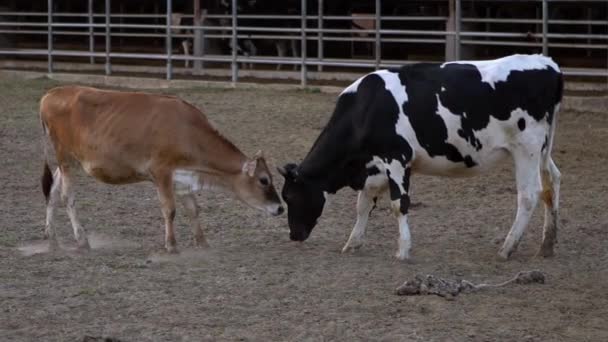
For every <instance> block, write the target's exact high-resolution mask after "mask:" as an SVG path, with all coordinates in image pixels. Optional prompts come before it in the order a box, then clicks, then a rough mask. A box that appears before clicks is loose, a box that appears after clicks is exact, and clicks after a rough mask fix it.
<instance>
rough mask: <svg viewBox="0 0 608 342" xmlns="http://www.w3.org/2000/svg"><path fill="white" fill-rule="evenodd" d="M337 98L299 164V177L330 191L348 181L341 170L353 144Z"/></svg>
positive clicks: (338, 188)
mask: <svg viewBox="0 0 608 342" xmlns="http://www.w3.org/2000/svg"><path fill="white" fill-rule="evenodd" d="M340 102H341V101H340V99H339V100H338V105H337V106H336V110H335V111H334V114H333V115H332V117H331V119H330V120H329V122H328V124H327V126H325V128H324V129H323V131H322V132H321V134H320V135H319V137H318V138H317V140H316V141H315V143H314V145H313V147H312V148H311V150H310V152H309V153H308V155H307V156H306V157H305V158H304V160H303V161H302V163H300V167H299V168H298V173H299V177H301V178H302V179H305V180H307V181H310V182H314V183H316V184H318V185H319V186H320V187H321V189H322V190H323V191H327V192H329V193H335V192H337V191H338V190H340V189H341V188H343V187H345V186H348V185H349V183H350V179H349V177H348V176H347V175H346V174H345V173H344V171H345V168H346V167H347V165H348V164H349V162H350V159H349V158H350V156H352V155H353V154H352V153H351V152H352V150H353V149H354V148H355V147H356V146H355V145H356V144H355V137H354V136H353V132H354V131H353V129H352V123H351V118H350V116H349V115H348V113H347V112H346V111H344V110H342V108H343V106H341V103H340Z"/></svg>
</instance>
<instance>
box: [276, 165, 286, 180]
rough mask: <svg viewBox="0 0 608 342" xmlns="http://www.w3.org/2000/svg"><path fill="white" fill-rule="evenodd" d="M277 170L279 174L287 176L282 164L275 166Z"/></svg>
mask: <svg viewBox="0 0 608 342" xmlns="http://www.w3.org/2000/svg"><path fill="white" fill-rule="evenodd" d="M277 171H279V174H280V175H281V176H283V177H285V178H287V170H285V168H284V167H283V166H277Z"/></svg>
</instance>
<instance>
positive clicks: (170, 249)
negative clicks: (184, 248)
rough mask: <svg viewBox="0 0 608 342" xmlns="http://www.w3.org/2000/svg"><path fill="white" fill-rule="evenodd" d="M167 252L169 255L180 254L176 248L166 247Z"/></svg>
mask: <svg viewBox="0 0 608 342" xmlns="http://www.w3.org/2000/svg"><path fill="white" fill-rule="evenodd" d="M165 250H166V251H167V253H169V254H177V253H179V251H178V250H177V247H176V246H165Z"/></svg>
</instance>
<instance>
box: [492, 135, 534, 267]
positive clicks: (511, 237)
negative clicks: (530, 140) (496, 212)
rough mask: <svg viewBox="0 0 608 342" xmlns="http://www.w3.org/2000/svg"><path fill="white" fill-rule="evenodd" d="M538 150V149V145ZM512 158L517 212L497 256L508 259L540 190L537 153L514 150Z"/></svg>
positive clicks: (526, 222)
mask: <svg viewBox="0 0 608 342" xmlns="http://www.w3.org/2000/svg"><path fill="white" fill-rule="evenodd" d="M538 150H539V151H540V147H539V148H538ZM513 158H514V160H515V178H516V181H517V214H516V216H515V222H513V226H511V230H510V231H509V234H508V235H507V238H506V239H505V242H504V244H503V245H502V248H501V249H500V251H499V252H498V255H499V257H500V258H502V259H504V260H506V259H508V258H509V256H510V255H511V253H513V252H514V251H515V249H516V248H517V245H518V244H519V241H520V239H521V236H522V235H523V233H524V231H525V229H526V227H527V225H528V222H529V221H530V217H531V216H532V213H533V212H534V208H536V204H537V202H538V198H539V196H540V192H541V180H540V155H539V153H538V152H530V151H529V150H524V151H515V152H514V153H513Z"/></svg>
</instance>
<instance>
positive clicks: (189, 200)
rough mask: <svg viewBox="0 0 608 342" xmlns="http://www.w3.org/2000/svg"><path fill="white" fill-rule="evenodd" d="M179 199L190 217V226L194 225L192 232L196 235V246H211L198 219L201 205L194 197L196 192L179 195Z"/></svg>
mask: <svg viewBox="0 0 608 342" xmlns="http://www.w3.org/2000/svg"><path fill="white" fill-rule="evenodd" d="M179 199H180V201H181V202H182V204H183V206H184V209H185V210H186V214H187V215H188V218H189V219H190V226H191V227H192V234H193V235H194V244H195V246H196V247H209V244H208V243H207V239H205V235H204V234H203V230H202V229H201V224H200V222H199V221H198V214H199V211H200V207H199V206H198V204H197V203H196V198H195V197H194V194H192V193H189V194H186V195H181V196H179Z"/></svg>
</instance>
